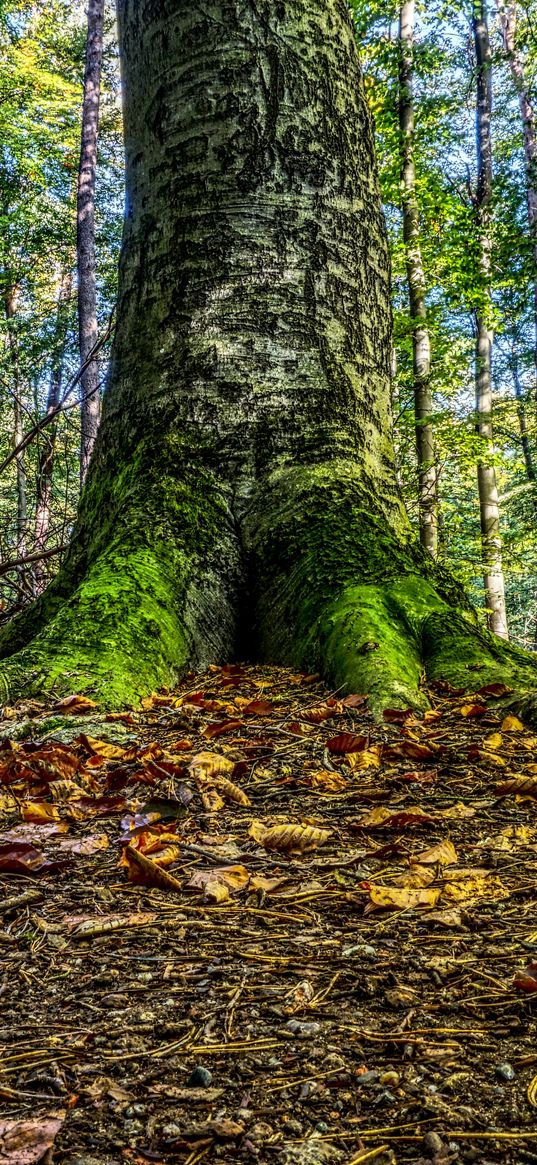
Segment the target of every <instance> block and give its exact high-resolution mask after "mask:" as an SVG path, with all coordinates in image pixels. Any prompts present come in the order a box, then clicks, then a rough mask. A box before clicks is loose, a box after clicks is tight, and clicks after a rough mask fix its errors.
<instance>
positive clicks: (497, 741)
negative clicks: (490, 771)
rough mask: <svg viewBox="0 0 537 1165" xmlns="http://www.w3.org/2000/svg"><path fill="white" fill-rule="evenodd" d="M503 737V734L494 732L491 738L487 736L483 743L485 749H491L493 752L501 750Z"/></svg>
mask: <svg viewBox="0 0 537 1165" xmlns="http://www.w3.org/2000/svg"><path fill="white" fill-rule="evenodd" d="M502 742H503V737H502V734H501V732H493V733H492V734H491V735H490V736H486V737H485V739H484V741H483V747H484V748H485V749H490V751H491V752H497V750H498V749H499V748H501V746H502Z"/></svg>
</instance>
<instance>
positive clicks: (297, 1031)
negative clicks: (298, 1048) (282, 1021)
mask: <svg viewBox="0 0 537 1165" xmlns="http://www.w3.org/2000/svg"><path fill="white" fill-rule="evenodd" d="M285 1026H286V1028H287V1030H288V1031H290V1032H292V1033H293V1035H294V1036H299V1038H300V1039H301V1040H311V1039H313V1037H314V1036H316V1035H318V1033H319V1032H320V1030H321V1025H320V1023H314V1022H313V1023H305V1022H304V1021H303V1020H301V1019H290V1020H289V1021H288V1022H287V1023H286V1025H285Z"/></svg>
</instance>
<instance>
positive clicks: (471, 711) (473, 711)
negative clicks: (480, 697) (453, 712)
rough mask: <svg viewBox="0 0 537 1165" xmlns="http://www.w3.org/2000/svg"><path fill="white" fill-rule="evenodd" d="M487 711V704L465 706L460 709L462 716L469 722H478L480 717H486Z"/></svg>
mask: <svg viewBox="0 0 537 1165" xmlns="http://www.w3.org/2000/svg"><path fill="white" fill-rule="evenodd" d="M486 711H487V706H486V704H463V705H462V708H459V712H460V714H461V716H464V717H465V718H466V719H467V720H478V719H479V717H480V716H484V715H485V712H486Z"/></svg>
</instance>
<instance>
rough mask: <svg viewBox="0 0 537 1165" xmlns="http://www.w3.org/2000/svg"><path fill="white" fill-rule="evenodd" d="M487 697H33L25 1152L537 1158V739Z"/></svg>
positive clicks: (8, 1082) (3, 1090)
mask: <svg viewBox="0 0 537 1165" xmlns="http://www.w3.org/2000/svg"><path fill="white" fill-rule="evenodd" d="M473 685H475V688H474V691H473V693H472V694H468V693H466V694H464V695H463V694H461V693H454V692H453V691H449V690H447V685H444V686H442V685H439V686H437V688H436V690H435V691H433V692H431V702H432V706H433V711H431V712H429V713H426V714H425V717H424V718H420V719H416V718H415V717H414V716H413V715H412V714H406V713H401V712H393V713H390V712H389V711H388V712H387V713H386V721H385V724H384V725H382V726H379V725H377V724H375V723H374V722H373V720H372V718H371V716H370V714H369V712H368V710H367V703H366V702H364V700H363V698H362V697H352V696H351V697H347V698H346V699H345V700H341V701H340V700H339V699H338V695H337V693H332V694H329V693H327V692H326V691H325V689H324V688H323V686H322V684H320V683H319V681H318V677H311V676H303V675H294V674H292V673H291V672H289V671H287V670H282V669H275V668H260V667H259V668H249V667H248V668H247V667H245V668H239V667H229V668H224V669H216V668H215V669H213V670H211V671H209V672H208V673H206V674H205V675H203V676H201V677H189V679H188V681H187V682H185V683H184V684H183V686H182V687H180V688H178V689H177V690H176V691H173V692H169V693H164V694H162V693H161V694H158V695H156V696H153V697H152V698H150V699H148V700H146V701H144V704H145V706H144V707H143V708H142V709H141V710H140V711H138V712H132V713H120V714H116V715H115V716H114V715H113V716H109V717H106V716H105V715H104V714H100V713H99V710H98V709H97V708H95V707H94V706H92V705H91V702H88V701H87V700H86V699H85V698H83V697H72V698H70V699H68V700H67V701H65V700H64V701H60V702H59V704H58V705H55V706H51V705H48V706H47V707H45V706H44V705H42V704H38V703H36V702H28V701H27V702H26V703H25V704H24V703H23V704H20V705H18V706H17V707H15V708H11V709H10V708H7V709H4V719H3V721H2V722H1V724H0V736H3V738H4V739H3V740H2V741H1V742H0V781H1V782H2V785H1V795H0V813H1V820H0V829H1V834H0V885H1V887H2V891H3V894H4V897H3V899H0V921H1V923H2V928H1V929H0V961H1V963H2V965H3V971H2V975H3V979H1V981H0V982H1V985H0V993H1V995H2V1004H1V1006H2V1012H1V1015H0V1025H1V1030H0V1043H1V1052H0V1055H1V1061H0V1099H1V1100H2V1115H1V1116H0V1162H1V1163H2V1165H34V1163H37V1162H45V1163H48V1162H52V1161H54V1163H58V1165H126V1163H134V1165H147V1163H151V1162H152V1163H153V1165H155V1163H156V1165H158V1163H159V1162H161V1163H163V1165H164V1163H166V1165H168V1163H178V1165H197V1163H198V1162H204V1163H206V1165H209V1163H210V1162H214V1161H218V1162H222V1163H231V1162H245V1163H250V1162H251V1163H252V1165H255V1163H256V1162H259V1163H265V1162H267V1163H271V1165H294V1163H296V1165H324V1163H328V1165H329V1163H331V1162H334V1163H338V1162H339V1163H340V1165H359V1163H362V1162H364V1163H365V1162H367V1163H369V1162H373V1163H375V1165H388V1163H390V1162H399V1161H401V1162H415V1163H418V1162H423V1163H425V1162H429V1163H436V1165H448V1163H450V1162H474V1161H478V1162H482V1163H487V1162H490V1163H493V1162H494V1163H495V1162H511V1163H513V1165H514V1163H517V1165H518V1163H524V1162H528V1163H531V1162H537V1131H536V1113H537V1075H536V1073H537V1044H536V1032H537V1022H536V1020H537V962H533V960H534V959H537V897H536V882H537V806H536V799H537V764H536V763H535V760H536V759H537V756H536V746H537V739H536V737H535V736H534V735H533V734H532V731H531V730H530V729H528V728H525V727H524V726H523V725H522V724H521V723H520V721H519V720H518V719H517V718H516V717H515V716H513V715H511V714H509V713H508V712H506V710H505V708H504V707H501V706H500V704H499V703H498V699H497V697H498V695H501V694H502V691H501V688H500V687H498V686H496V688H493V689H492V690H490V689H482V690H481V691H480V692H478V693H477V694H476V691H475V689H478V688H479V676H478V674H477V675H473V674H471V675H470V676H469V689H471V687H472V686H473ZM439 687H440V690H438V689H439Z"/></svg>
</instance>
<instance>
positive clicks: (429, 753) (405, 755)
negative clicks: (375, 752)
mask: <svg viewBox="0 0 537 1165" xmlns="http://www.w3.org/2000/svg"><path fill="white" fill-rule="evenodd" d="M438 751H439V750H438V748H433V747H432V746H431V745H429V744H416V743H415V742H414V741H413V740H401V741H400V742H399V743H397V744H389V745H387V746H386V747H385V748H384V753H383V756H384V758H385V759H386V760H430V758H431V757H433V756H435V755H436V754H437V753H438Z"/></svg>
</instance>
